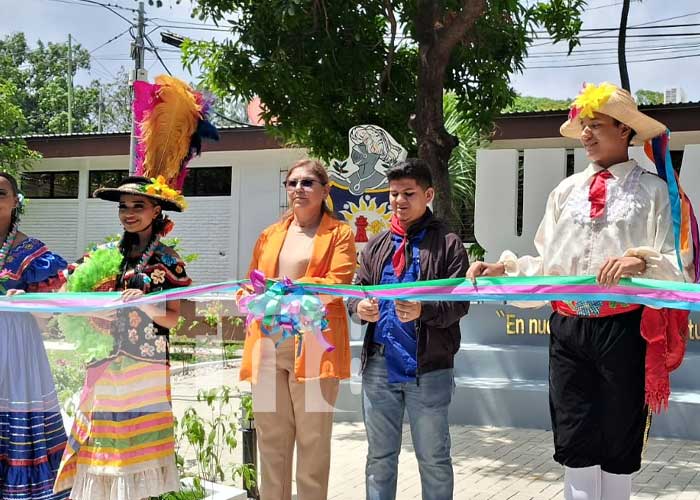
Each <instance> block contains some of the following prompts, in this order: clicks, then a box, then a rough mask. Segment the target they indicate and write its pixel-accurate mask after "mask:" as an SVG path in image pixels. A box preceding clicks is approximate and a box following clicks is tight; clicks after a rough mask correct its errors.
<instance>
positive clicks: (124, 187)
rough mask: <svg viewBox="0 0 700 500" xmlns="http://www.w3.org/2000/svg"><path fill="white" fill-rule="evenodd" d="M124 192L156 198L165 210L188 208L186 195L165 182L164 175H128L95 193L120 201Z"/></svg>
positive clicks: (110, 199)
mask: <svg viewBox="0 0 700 500" xmlns="http://www.w3.org/2000/svg"><path fill="white" fill-rule="evenodd" d="M123 194H132V195H136V196H145V197H146V198H150V199H152V200H154V201H155V202H156V203H158V205H160V207H161V208H162V209H163V210H170V211H173V212H182V211H183V210H185V208H187V203H186V202H185V197H184V196H182V194H181V193H180V191H177V190H175V189H173V188H171V187H170V186H168V184H167V183H166V182H165V179H164V178H163V177H158V178H156V179H149V178H147V177H127V178H126V179H124V180H123V181H122V183H121V184H120V185H119V186H118V187H115V188H100V189H97V190H96V191H95V193H94V196H95V197H96V198H100V199H103V200H107V201H116V202H118V201H119V200H120V199H121V196H122V195H123Z"/></svg>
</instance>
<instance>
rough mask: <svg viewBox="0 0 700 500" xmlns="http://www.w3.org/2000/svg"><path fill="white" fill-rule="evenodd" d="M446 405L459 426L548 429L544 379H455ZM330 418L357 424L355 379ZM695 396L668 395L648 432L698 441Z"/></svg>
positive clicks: (699, 397) (699, 410)
mask: <svg viewBox="0 0 700 500" xmlns="http://www.w3.org/2000/svg"><path fill="white" fill-rule="evenodd" d="M455 383H456V389H455V394H454V396H453V398H452V405H451V406H450V415H449V418H450V422H451V423H453V424H460V425H493V426H499V427H524V428H534V429H546V430H548V429H551V422H550V416H549V399H548V392H547V383H546V381H542V380H540V381H529V380H510V379H506V378H475V377H456V378H455ZM337 408H338V412H337V413H336V420H339V421H361V420H362V400H361V379H360V378H359V377H353V378H352V379H350V380H347V381H344V382H343V383H342V384H341V388H340V394H339V396H338V402H337ZM698 421H700V394H698V393H696V392H690V391H680V390H676V391H674V393H673V395H672V397H671V403H670V405H669V411H668V413H665V414H662V415H659V416H655V417H654V420H653V425H652V429H651V434H652V435H653V436H655V437H672V438H680V439H692V440H700V426H698V425H697V422H698Z"/></svg>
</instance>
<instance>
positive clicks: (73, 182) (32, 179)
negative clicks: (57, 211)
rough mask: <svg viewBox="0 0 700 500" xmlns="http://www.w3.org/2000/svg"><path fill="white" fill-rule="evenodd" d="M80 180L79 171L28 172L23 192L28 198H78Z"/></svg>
mask: <svg viewBox="0 0 700 500" xmlns="http://www.w3.org/2000/svg"><path fill="white" fill-rule="evenodd" d="M78 182H79V178H78V172H26V173H23V174H22V192H23V193H24V196H26V197H27V198H44V199H48V198H54V199H70V198H77V197H78Z"/></svg>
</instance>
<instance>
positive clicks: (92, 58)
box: [73, 36, 117, 80]
mask: <svg viewBox="0 0 700 500" xmlns="http://www.w3.org/2000/svg"><path fill="white" fill-rule="evenodd" d="M73 40H75V41H76V42H78V43H79V44H80V45H82V46H83V47H84V46H85V45H83V44H82V43H81V42H80V41H79V40H78V39H77V38H75V36H74V37H73ZM88 55H89V56H90V60H92V61H95V62H96V63H97V64H99V65H100V66H101V67H102V68H103V69H104V70H105V71H106V72H107V73H108V74H109V75H111V76H112V78H114V79H115V80H116V79H117V75H115V74H114V73H112V72H111V71H110V70H109V69H108V68H107V66H105V65H104V64H102V63H101V62H100V60H99V59H98V58H96V57H95V56H93V55H92V53H91V52H88Z"/></svg>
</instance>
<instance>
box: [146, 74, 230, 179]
mask: <svg viewBox="0 0 700 500" xmlns="http://www.w3.org/2000/svg"><path fill="white" fill-rule="evenodd" d="M210 110H211V99H209V98H207V97H205V96H204V95H203V94H202V93H201V92H198V91H196V90H194V89H192V88H191V87H190V86H189V85H187V84H186V83H185V82H183V81H182V80H179V79H177V78H173V77H171V76H166V75H160V76H157V77H156V79H155V83H153V84H151V83H148V82H142V81H137V82H134V115H135V119H136V124H137V136H138V138H139V142H138V147H137V152H136V169H135V171H136V175H141V176H144V177H148V178H158V177H160V176H162V177H163V179H165V182H166V183H167V184H168V185H170V186H172V187H173V188H175V189H178V190H180V189H182V185H183V183H184V181H185V175H186V173H187V164H188V163H189V162H190V160H191V159H192V158H193V157H194V156H195V155H199V154H201V151H202V139H203V138H206V139H213V140H218V139H219V133H218V131H217V130H216V128H215V127H214V126H213V125H212V124H211V123H210V122H209V120H208V114H209V112H210Z"/></svg>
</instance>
